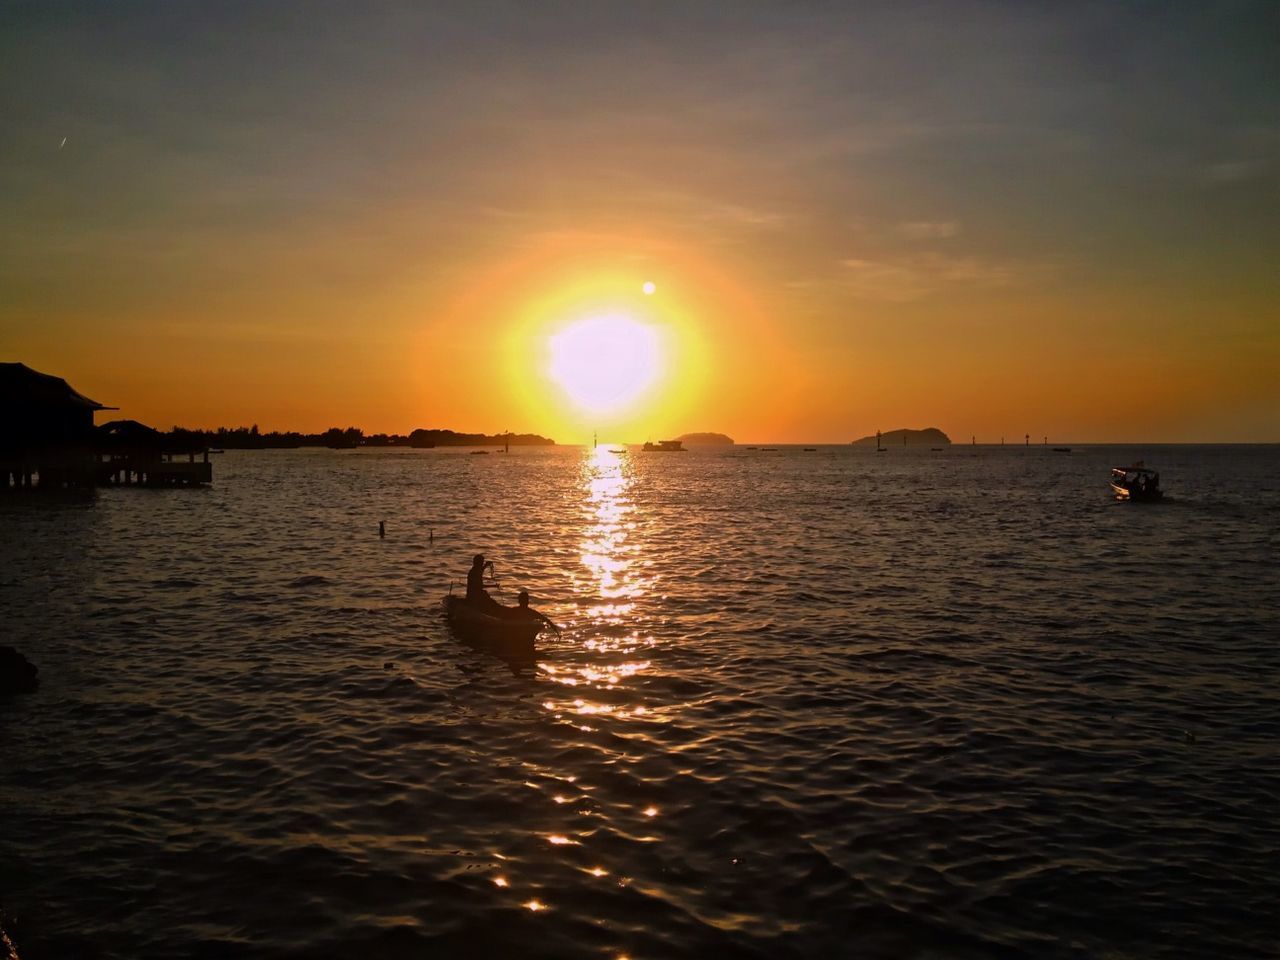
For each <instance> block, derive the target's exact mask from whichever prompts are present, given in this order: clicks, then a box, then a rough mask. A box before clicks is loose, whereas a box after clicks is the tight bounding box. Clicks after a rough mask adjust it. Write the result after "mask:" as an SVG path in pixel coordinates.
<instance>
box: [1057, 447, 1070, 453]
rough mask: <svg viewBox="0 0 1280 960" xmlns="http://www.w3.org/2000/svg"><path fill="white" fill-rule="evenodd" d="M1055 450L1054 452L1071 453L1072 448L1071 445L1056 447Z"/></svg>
mask: <svg viewBox="0 0 1280 960" xmlns="http://www.w3.org/2000/svg"><path fill="white" fill-rule="evenodd" d="M1053 452H1054V453H1070V452H1071V448H1070V447H1054V448H1053Z"/></svg>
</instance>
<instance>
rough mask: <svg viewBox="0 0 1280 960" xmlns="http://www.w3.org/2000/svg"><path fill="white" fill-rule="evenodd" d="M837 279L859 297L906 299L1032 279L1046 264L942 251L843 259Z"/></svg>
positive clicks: (1005, 285) (987, 287) (903, 301)
mask: <svg viewBox="0 0 1280 960" xmlns="http://www.w3.org/2000/svg"><path fill="white" fill-rule="evenodd" d="M840 267H841V272H840V275H839V276H838V278H837V279H836V283H837V284H838V285H839V286H840V287H842V288H843V289H845V290H846V291H848V292H849V293H851V294H853V295H854V296H857V297H862V298H865V299H868V300H885V301H889V302H892V303H905V302H908V301H912V300H921V299H923V298H925V297H927V296H930V295H931V294H933V293H936V292H939V291H941V290H944V289H946V288H948V287H969V288H985V289H991V288H996V287H1008V286H1013V285H1015V284H1018V283H1024V282H1029V281H1031V280H1033V279H1037V278H1039V277H1041V276H1043V275H1044V274H1045V272H1046V268H1045V267H1044V266H1037V265H1029V264H1017V263H1012V262H1002V261H996V260H989V259H985V258H983V257H976V256H949V255H947V254H941V253H922V254H913V255H910V256H905V257H882V258H876V259H867V258H861V257H850V258H848V259H845V260H842V261H840Z"/></svg>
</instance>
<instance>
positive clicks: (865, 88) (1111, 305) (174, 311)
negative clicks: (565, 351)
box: [0, 4, 1280, 442]
mask: <svg viewBox="0 0 1280 960" xmlns="http://www.w3.org/2000/svg"><path fill="white" fill-rule="evenodd" d="M749 6H750V7H751V9H753V10H755V11H757V14H758V15H757V16H754V17H750V16H740V17H729V16H728V15H727V14H724V13H721V12H717V10H716V8H714V7H713V6H707V7H702V6H701V5H698V4H692V5H689V6H688V7H686V8H684V9H677V8H672V10H671V11H670V12H669V14H667V15H666V16H665V19H664V18H658V19H656V20H655V19H650V20H648V21H645V22H644V23H643V24H640V23H637V22H636V21H635V18H636V17H637V16H639V15H638V14H637V13H636V11H635V10H632V9H629V8H626V7H617V8H615V7H612V6H610V5H602V6H601V7H599V8H598V10H599V11H600V12H599V13H598V15H597V16H596V17H594V18H586V19H584V18H582V17H581V16H568V15H567V14H566V15H564V16H560V15H559V14H558V13H557V12H556V11H557V10H559V8H558V7H555V5H553V9H552V11H551V12H550V13H547V12H545V11H544V14H543V15H542V16H540V17H538V18H535V19H525V18H526V17H527V16H531V15H530V14H527V13H521V12H519V11H518V10H517V11H511V12H509V13H508V14H507V15H506V17H505V18H503V19H495V18H493V17H492V15H490V14H474V15H463V14H457V15H445V14H443V13H441V12H439V11H435V12H433V11H428V10H423V9H420V8H418V7H417V6H414V5H399V4H385V5H381V4H380V5H375V6H373V7H371V8H370V11H371V12H370V13H369V14H368V15H367V16H361V17H355V16H354V14H352V13H351V12H349V11H348V12H346V13H344V12H342V9H341V8H337V9H336V10H326V11H325V12H323V13H322V14H321V15H320V17H319V19H320V20H322V21H323V20H325V19H326V18H328V21H330V22H326V23H323V24H308V23H301V22H299V21H297V20H296V19H291V18H288V17H284V16H283V15H282V14H280V13H279V11H274V12H273V11H271V10H260V11H250V10H215V9H209V10H205V11H204V12H202V13H200V14H198V16H200V17H201V18H202V21H201V22H200V23H198V24H194V23H187V22H183V21H182V20H181V19H175V18H172V17H169V18H165V17H155V18H148V17H145V16H140V17H138V18H135V19H133V20H126V21H121V20H116V19H111V18H109V17H106V16H105V14H104V13H102V12H101V11H99V10H96V9H95V8H94V7H93V6H86V7H85V8H84V9H83V10H80V11H78V12H77V11H74V10H73V12H72V13H70V14H69V15H67V16H65V17H52V16H50V17H49V18H48V19H47V20H46V19H43V15H42V13H41V12H40V11H38V10H34V9H33V10H27V11H23V12H16V11H12V10H11V11H9V12H7V13H6V14H5V17H6V18H7V19H8V21H16V22H7V23H6V24H3V25H0V26H7V27H8V28H9V29H0V38H3V39H0V48H2V49H0V54H3V56H4V57H5V61H6V63H8V64H10V68H9V69H10V72H11V74H12V75H13V76H14V77H15V78H16V80H15V82H14V83H10V84H7V85H6V87H7V89H6V91H5V92H4V93H3V94H0V96H3V97H4V101H3V102H0V109H2V110H3V111H4V113H5V115H6V116H10V117H14V118H16V122H14V123H13V124H12V125H11V127H10V133H9V134H7V135H6V136H5V137H4V138H2V139H0V195H3V196H5V197H9V198H12V199H11V202H9V203H8V213H9V215H8V216H6V217H4V218H3V220H2V221H0V251H3V256H0V359H4V360H21V361H23V362H25V363H27V364H29V365H31V366H33V367H35V368H37V369H40V370H43V371H46V372H50V373H55V374H58V375H61V376H65V377H67V378H68V379H69V380H70V381H71V383H72V384H73V385H74V386H75V387H76V388H77V389H79V390H81V391H82V392H84V393H86V394H87V395H89V396H92V397H94V398H95V399H98V400H100V401H102V402H105V403H109V404H111V405H114V406H118V407H120V408H121V409H120V414H119V415H120V416H125V417H130V418H134V419H139V420H143V421H145V422H149V423H152V424H154V425H157V426H161V427H168V426H171V425H173V424H175V423H176V424H180V425H184V426H204V427H208V426H216V425H237V424H249V423H257V424H259V425H260V427H261V428H262V429H264V430H269V429H300V430H308V431H314V430H322V429H324V428H326V427H329V426H334V425H337V426H347V425H356V426H359V427H361V428H363V429H364V430H365V431H366V432H377V431H393V432H407V431H409V430H411V429H413V428H415V427H450V428H454V429H459V430H476V431H488V432H497V431H504V430H513V431H520V432H523V431H532V432H538V433H542V434H545V435H549V436H552V437H554V438H555V439H557V440H558V441H561V442H582V441H585V440H588V439H589V438H590V435H591V432H592V431H593V430H595V429H598V430H600V431H601V438H602V439H606V438H607V439H609V440H617V441H639V440H644V439H656V438H660V437H665V436H668V435H674V434H677V433H681V432H685V431H691V430H716V431H722V432H725V433H729V434H730V435H732V436H734V437H735V438H736V439H738V440H740V441H752V440H756V441H770V440H771V441H780V442H786V441H815V442H816V441H827V442H839V441H847V440H850V439H853V438H855V437H860V436H863V435H866V434H869V433H873V432H874V431H875V430H876V429H883V430H889V429H893V428H896V427H901V426H910V427H924V426H937V427H940V428H942V429H943V430H945V431H947V432H948V433H949V434H950V435H951V436H952V438H953V439H955V440H967V439H968V438H969V436H970V435H975V434H976V435H977V437H978V439H979V441H980V442H981V441H989V442H998V441H999V439H1000V437H1001V436H1006V437H1009V438H1011V439H1012V438H1018V437H1021V436H1022V435H1023V434H1024V433H1030V434H1031V435H1032V436H1033V437H1034V438H1040V437H1042V436H1046V435H1047V436H1048V437H1049V438H1050V440H1052V441H1060V442H1071V441H1078V442H1079V441H1128V440H1142V441H1149V442H1158V441H1267V442H1272V441H1277V440H1280V315H1278V311H1277V302H1278V299H1277V294H1278V293H1280V281H1278V280H1277V275H1278V274H1280V272H1278V271H1277V270H1276V269H1275V263H1276V262H1277V253H1280V242H1278V238H1280V226H1278V224H1280V216H1277V213H1280V204H1278V203H1277V197H1280V190H1278V183H1280V164H1278V163H1277V156H1278V154H1280V118H1278V117H1277V112H1276V109H1275V105H1274V97H1270V96H1268V95H1267V93H1266V91H1267V90H1268V89H1272V90H1273V89H1274V87H1273V86H1269V85H1268V77H1270V76H1271V74H1273V73H1274V60H1273V59H1272V58H1271V57H1270V56H1269V54H1268V51H1267V45H1266V44H1265V43H1264V42H1262V41H1261V40H1260V39H1259V37H1260V36H1261V35H1263V34H1262V32H1260V31H1256V30H1254V29H1252V28H1251V27H1250V21H1249V11H1250V8H1248V7H1247V6H1246V7H1245V8H1241V9H1236V10H1235V11H1234V13H1231V14H1218V13H1214V12H1213V11H1208V10H1203V9H1200V8H1198V7H1195V6H1190V5H1189V6H1188V7H1186V8H1185V9H1184V8H1180V7H1175V8H1170V9H1169V11H1168V12H1167V13H1166V14H1165V15H1164V18H1163V19H1162V20H1159V21H1158V22H1156V23H1154V24H1152V23H1144V22H1138V21H1137V20H1130V19H1128V17H1129V16H1130V15H1129V14H1127V13H1125V12H1124V11H1113V10H1105V9H1103V10H1095V11H1093V12H1092V13H1090V14H1089V15H1088V16H1086V17H1084V18H1083V20H1081V18H1079V17H1069V16H1067V15H1066V13H1065V12H1064V13H1063V14H1061V15H1060V14H1057V13H1055V12H1053V11H1046V10H1029V9H1028V10H1020V9H1018V8H1016V7H1015V8H1012V9H1008V10H1003V11H1000V10H994V9H992V8H991V7H989V6H975V7H972V8H969V7H964V8H963V12H959V13H950V14H947V15H946V17H944V16H943V14H941V13H939V12H938V11H937V10H936V8H932V7H931V8H929V9H930V10H931V11H933V12H934V19H933V20H929V19H927V18H926V19H925V20H921V19H920V18H918V17H917V18H913V17H912V16H911V15H910V14H909V12H908V13H891V12H888V11H887V10H886V11H880V12H876V13H867V12H865V11H862V12H853V11H850V10H848V9H847V8H846V5H832V6H830V7H827V6H825V5H822V4H819V5H815V6H814V7H813V8H812V9H808V8H806V9H805V10H802V11H801V10H796V9H794V7H793V6H791V5H779V4H759V5H756V4H750V5H749ZM955 9H956V10H957V11H960V10H961V9H962V8H961V6H957V7H956V8H955ZM1261 9H1262V8H1261V7H1260V8H1259V11H1261ZM191 15H192V16H196V14H191ZM245 18H250V19H253V18H257V19H256V20H254V22H251V23H250V22H245ZM322 26H323V29H321V27H322ZM197 27H198V29H196V28H197ZM1193 36H1210V37H1214V38H1216V40H1217V41H1218V42H1217V43H1216V45H1215V44H1208V43H1206V44H1194V45H1191V44H1190V41H1189V39H1188V38H1190V37H1193ZM1188 57H1192V58H1199V59H1194V62H1192V63H1191V65H1190V66H1188V64H1187V58H1188ZM1162 66H1164V67H1168V68H1169V69H1167V70H1163V71H1161V70H1160V69H1156V68H1158V67H1162ZM64 137H65V138H66V139H65V142H64V141H63V138H64ZM646 281H649V282H652V283H654V284H655V287H656V289H655V290H654V292H653V294H652V295H646V294H644V293H643V292H642V284H644V283H645V282H646ZM600 316H610V317H617V316H622V317H628V318H631V319H632V320H634V321H635V322H636V323H638V324H641V325H643V326H644V327H645V329H647V330H651V331H655V336H658V337H659V339H660V341H661V343H662V345H663V346H662V353H663V356H662V359H661V361H660V362H659V363H658V369H657V370H656V371H655V372H654V384H653V387H652V389H651V390H649V391H648V392H647V393H645V395H644V396H643V397H642V398H641V399H640V400H638V401H636V402H634V403H632V404H630V405H629V406H627V407H625V408H624V409H621V410H613V411H610V412H605V411H602V410H598V409H590V408H589V405H588V406H586V407H584V406H582V405H581V404H577V405H575V404H574V403H573V402H571V401H570V400H569V399H568V397H567V396H566V392H565V390H564V384H562V383H559V382H557V381H556V380H555V378H553V377H552V376H551V375H550V373H549V370H548V368H549V361H548V349H549V347H548V343H549V341H550V339H551V338H552V337H554V336H555V335H556V334H557V333H558V332H561V331H563V330H564V329H565V328H566V327H568V326H570V325H572V324H573V323H575V322H577V321H581V320H584V319H590V318H592V317H600ZM615 361H616V358H615Z"/></svg>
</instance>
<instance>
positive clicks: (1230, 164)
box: [1204, 160, 1267, 183]
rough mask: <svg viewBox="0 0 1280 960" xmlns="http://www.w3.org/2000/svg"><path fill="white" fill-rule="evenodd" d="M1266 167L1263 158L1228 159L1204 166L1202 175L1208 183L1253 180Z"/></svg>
mask: <svg viewBox="0 0 1280 960" xmlns="http://www.w3.org/2000/svg"><path fill="white" fill-rule="evenodd" d="M1266 169H1267V163H1266V161H1265V160H1229V161H1225V162H1223V163H1213V164H1210V165H1209V166H1208V167H1206V168H1205V171H1204V177H1205V179H1206V180H1208V181H1209V182H1210V183H1238V182H1240V181H1244V180H1253V179H1255V178H1257V177H1259V176H1260V175H1261V174H1263V173H1264V172H1265V171H1266Z"/></svg>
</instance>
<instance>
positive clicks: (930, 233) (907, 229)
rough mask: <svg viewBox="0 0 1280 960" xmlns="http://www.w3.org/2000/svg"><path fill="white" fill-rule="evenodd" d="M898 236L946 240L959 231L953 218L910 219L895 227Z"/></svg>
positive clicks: (958, 225) (910, 238)
mask: <svg viewBox="0 0 1280 960" xmlns="http://www.w3.org/2000/svg"><path fill="white" fill-rule="evenodd" d="M895 232H896V233H897V234H898V236H900V237H905V238H906V239H907V240H946V239H948V238H950V237H954V236H956V235H957V234H958V233H959V232H960V224H959V223H957V222H956V221H955V220H911V221H907V222H905V223H900V224H898V226H897V227H896V228H895Z"/></svg>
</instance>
